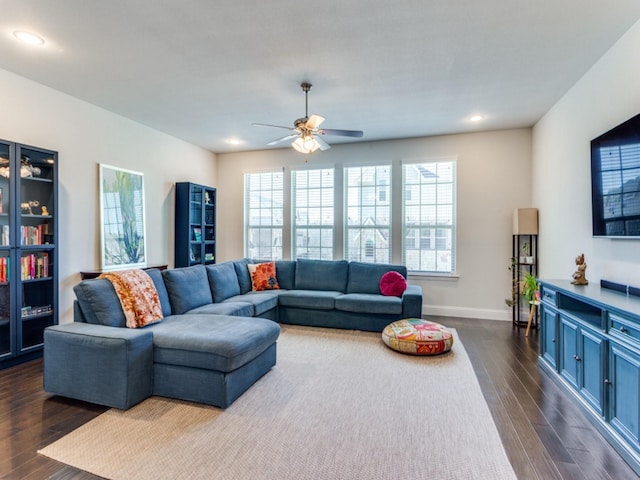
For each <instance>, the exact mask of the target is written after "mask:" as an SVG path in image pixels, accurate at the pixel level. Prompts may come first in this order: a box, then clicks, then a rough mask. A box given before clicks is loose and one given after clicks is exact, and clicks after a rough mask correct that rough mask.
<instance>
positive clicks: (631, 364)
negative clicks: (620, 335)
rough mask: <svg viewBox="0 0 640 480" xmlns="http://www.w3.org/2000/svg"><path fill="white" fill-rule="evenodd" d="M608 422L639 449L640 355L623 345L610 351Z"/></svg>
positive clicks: (612, 347) (614, 346)
mask: <svg viewBox="0 0 640 480" xmlns="http://www.w3.org/2000/svg"><path fill="white" fill-rule="evenodd" d="M609 365H610V367H609V374H610V379H609V381H608V382H607V383H608V384H610V390H609V391H610V397H609V422H610V424H611V426H613V427H614V428H615V430H616V431H617V432H618V433H620V434H621V435H622V436H623V437H624V438H625V439H626V440H627V441H628V442H629V443H630V444H631V445H633V446H634V447H635V448H636V449H638V448H640V441H639V440H638V439H639V437H640V431H639V428H640V422H639V419H640V354H638V352H637V351H633V350H629V349H628V348H625V347H624V346H622V345H612V346H611V350H610V352H609Z"/></svg>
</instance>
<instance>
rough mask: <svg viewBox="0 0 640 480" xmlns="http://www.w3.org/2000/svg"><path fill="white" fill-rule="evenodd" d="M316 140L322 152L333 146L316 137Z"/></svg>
mask: <svg viewBox="0 0 640 480" xmlns="http://www.w3.org/2000/svg"><path fill="white" fill-rule="evenodd" d="M313 138H315V140H316V142H318V145H320V150H322V151H323V152H324V151H325V150H329V149H330V148H331V145H329V144H328V143H327V142H325V141H324V140H323V139H322V138H320V137H318V136H315V137H313Z"/></svg>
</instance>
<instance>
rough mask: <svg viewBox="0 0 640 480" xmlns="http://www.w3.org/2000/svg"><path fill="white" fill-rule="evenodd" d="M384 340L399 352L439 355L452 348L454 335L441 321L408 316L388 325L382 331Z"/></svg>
mask: <svg viewBox="0 0 640 480" xmlns="http://www.w3.org/2000/svg"><path fill="white" fill-rule="evenodd" d="M382 341H383V342H384V343H385V344H386V345H387V346H388V347H389V348H392V349H393V350H395V351H397V352H401V353H409V354H411V355H438V354H440V353H444V352H448V351H449V350H451V347H452V346H453V335H451V331H450V330H449V329H448V328H446V327H444V326H442V325H440V324H439V323H435V322H429V321H427V320H422V319H420V318H408V319H405V320H398V321H397V322H393V323H390V324H389V325H387V326H386V327H385V328H384V330H383V331H382Z"/></svg>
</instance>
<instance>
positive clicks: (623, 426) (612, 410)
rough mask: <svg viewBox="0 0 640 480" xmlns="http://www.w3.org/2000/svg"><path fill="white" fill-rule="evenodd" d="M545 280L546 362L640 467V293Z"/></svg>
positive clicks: (543, 360)
mask: <svg viewBox="0 0 640 480" xmlns="http://www.w3.org/2000/svg"><path fill="white" fill-rule="evenodd" d="M540 284H541V316H540V319H541V325H540V328H541V337H540V357H539V363H540V366H541V367H542V368H543V369H544V370H545V371H546V372H547V373H549V375H550V376H551V378H553V379H555V380H556V381H557V382H558V383H559V384H560V385H561V386H563V387H565V389H566V391H567V393H568V394H569V395H570V396H571V397H572V398H574V399H575V401H576V402H577V403H578V405H579V406H580V407H582V408H583V410H584V411H585V412H586V413H587V415H589V418H590V419H591V420H592V422H593V423H594V424H596V426H597V427H598V430H599V431H600V432H601V433H602V434H603V435H604V436H605V437H606V438H607V440H608V441H609V442H610V443H611V444H612V445H613V447H614V448H616V450H617V451H618V452H619V453H620V454H621V455H622V456H623V458H625V460H627V462H628V463H629V465H631V467H633V468H634V470H636V472H638V473H640V298H638V297H632V296H627V295H626V294H622V293H620V292H616V291H612V290H607V289H604V288H600V287H599V286H595V285H589V286H576V285H572V284H571V283H570V282H569V281H564V280H541V281H540Z"/></svg>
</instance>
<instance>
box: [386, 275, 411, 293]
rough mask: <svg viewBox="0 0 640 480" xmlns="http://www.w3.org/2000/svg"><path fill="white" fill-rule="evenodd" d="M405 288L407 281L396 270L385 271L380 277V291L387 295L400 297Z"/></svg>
mask: <svg viewBox="0 0 640 480" xmlns="http://www.w3.org/2000/svg"><path fill="white" fill-rule="evenodd" d="M406 289H407V281H406V280H405V278H404V277H403V276H402V274H401V273H398V272H387V273H385V274H384V275H382V278H380V293H382V295H386V296H388V297H400V296H402V294H403V293H404V291H405V290H406Z"/></svg>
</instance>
